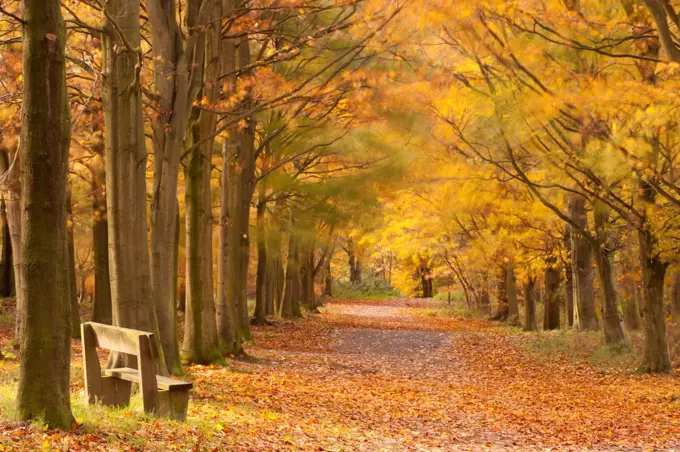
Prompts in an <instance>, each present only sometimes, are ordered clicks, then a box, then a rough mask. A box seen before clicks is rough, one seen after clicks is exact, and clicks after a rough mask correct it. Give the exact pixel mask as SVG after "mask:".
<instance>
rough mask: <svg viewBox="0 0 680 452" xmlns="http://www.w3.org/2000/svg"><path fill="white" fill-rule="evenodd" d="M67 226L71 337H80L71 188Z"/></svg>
mask: <svg viewBox="0 0 680 452" xmlns="http://www.w3.org/2000/svg"><path fill="white" fill-rule="evenodd" d="M66 228H67V237H68V282H69V287H70V288H71V290H70V291H69V294H70V297H71V338H73V339H78V338H79V337H80V306H79V305H78V284H77V282H76V250H75V243H74V240H73V208H72V206H71V190H70V189H68V190H67V191H66Z"/></svg>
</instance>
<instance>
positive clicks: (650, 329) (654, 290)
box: [638, 225, 671, 373]
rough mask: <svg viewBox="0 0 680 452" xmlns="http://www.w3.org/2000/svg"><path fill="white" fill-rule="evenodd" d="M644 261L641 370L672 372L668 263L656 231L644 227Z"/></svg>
mask: <svg viewBox="0 0 680 452" xmlns="http://www.w3.org/2000/svg"><path fill="white" fill-rule="evenodd" d="M638 239H639V241H640V264H641V269H642V288H643V294H644V316H643V320H644V326H645V346H644V354H643V358H642V365H641V366H640V371H642V372H661V373H668V372H670V371H671V360H670V355H669V352H668V343H667V342H666V316H665V312H664V306H663V289H664V287H663V286H664V277H665V276H666V268H667V266H666V264H665V263H664V262H662V261H661V259H660V257H659V255H658V251H657V250H656V247H657V244H656V241H655V239H654V237H653V236H652V234H651V233H650V232H649V231H648V229H646V228H645V227H644V225H643V227H640V228H639V229H638Z"/></svg>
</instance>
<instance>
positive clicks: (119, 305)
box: [102, 0, 167, 373]
mask: <svg viewBox="0 0 680 452" xmlns="http://www.w3.org/2000/svg"><path fill="white" fill-rule="evenodd" d="M105 7H106V9H107V10H108V14H107V15H108V16H110V17H115V18H116V22H117V27H116V26H114V24H113V23H112V22H110V21H108V20H107V21H105V23H104V31H105V33H104V34H103V35H102V36H103V56H102V60H103V63H102V67H103V76H104V85H103V102H102V103H103V107H104V121H105V124H106V127H105V130H106V134H105V144H106V150H105V158H106V210H107V219H108V226H109V228H108V233H109V272H110V276H111V301H112V318H113V324H114V325H116V326H121V327H125V328H133V329H137V330H142V331H150V332H154V333H156V334H155V338H156V341H157V346H158V351H159V358H158V362H157V367H158V371H159V372H162V373H167V367H166V365H165V356H164V349H163V348H162V347H161V344H160V341H159V334H158V322H157V320H156V313H155V310H154V299H153V292H152V288H151V275H150V270H149V268H150V266H149V252H148V250H149V246H148V240H147V213H146V158H147V157H146V147H145V136H144V119H143V111H142V92H141V87H140V85H139V73H138V70H141V66H138V65H141V53H140V52H141V50H140V49H139V46H140V41H141V36H140V17H139V11H140V4H139V0H108V2H107V3H106V6H105ZM118 27H120V30H123V31H124V33H125V40H123V39H121V36H120V34H119V31H118V29H117V28H118ZM127 45H130V46H132V48H128V47H127ZM124 361H125V363H124ZM109 365H110V366H116V367H120V366H122V365H127V366H128V367H134V366H136V360H135V359H134V357H131V356H129V355H127V356H126V355H122V354H113V355H112V357H111V359H110V360H109Z"/></svg>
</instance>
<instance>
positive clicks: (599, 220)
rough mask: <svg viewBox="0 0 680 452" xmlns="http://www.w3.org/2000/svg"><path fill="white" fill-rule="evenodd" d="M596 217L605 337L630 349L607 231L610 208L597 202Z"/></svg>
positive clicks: (596, 257) (596, 256)
mask: <svg viewBox="0 0 680 452" xmlns="http://www.w3.org/2000/svg"><path fill="white" fill-rule="evenodd" d="M593 210H594V217H595V232H596V234H597V238H598V240H597V242H598V243H594V244H593V245H596V246H593V248H595V249H593V252H594V253H595V261H596V263H597V270H598V272H599V274H600V284H601V286H602V291H603V292H604V300H603V302H602V321H603V323H604V337H605V340H606V342H607V343H608V344H616V343H619V342H621V343H623V344H624V345H625V346H626V347H628V348H629V347H630V341H629V339H628V335H627V334H626V330H625V328H624V327H623V319H622V318H621V315H620V314H619V306H618V296H617V292H616V277H615V270H614V253H613V251H611V250H612V248H613V246H611V245H610V243H609V242H610V238H609V233H608V231H607V227H608V221H609V210H608V207H607V206H606V205H605V204H604V203H602V202H600V201H596V202H595V203H594V205H593Z"/></svg>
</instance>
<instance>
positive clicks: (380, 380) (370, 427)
mask: <svg viewBox="0 0 680 452" xmlns="http://www.w3.org/2000/svg"><path fill="white" fill-rule="evenodd" d="M445 310H446V308H445V306H443V305H440V304H438V303H437V302H434V301H426V300H405V299H400V300H383V301H349V300H345V301H342V300H335V301H333V302H331V303H328V304H327V305H326V306H325V307H324V308H323V312H322V313H321V314H318V315H309V316H307V317H306V318H305V319H303V320H299V321H296V322H280V323H277V324H276V325H274V326H268V327H256V329H255V342H254V343H255V345H251V346H248V347H247V353H248V355H249V358H248V359H241V360H229V361H228V362H227V366H224V367H223V366H191V367H188V368H187V369H186V371H187V376H186V378H187V379H190V380H192V381H193V382H194V384H195V390H194V392H193V394H192V398H191V402H190V407H189V413H188V419H187V421H186V422H174V421H168V420H164V419H158V418H154V417H150V416H146V415H144V414H142V413H140V412H139V405H140V401H139V397H138V396H137V397H134V398H133V406H132V407H131V408H128V409H118V410H116V409H109V408H106V407H101V406H95V407H86V406H84V404H83V402H82V401H83V388H82V367H81V358H80V344H79V341H74V345H73V352H74V358H73V371H72V394H73V410H74V414H75V416H76V419H77V421H78V422H79V423H80V425H79V426H74V430H73V431H72V432H60V431H54V430H50V429H47V428H45V427H41V426H39V425H37V424H36V423H33V424H26V423H17V422H14V421H11V418H12V416H13V404H14V390H15V384H16V383H15V382H16V375H17V372H18V370H17V367H18V363H17V360H16V359H15V358H11V357H10V358H9V359H5V360H4V361H1V362H0V420H1V421H2V422H1V423H0V450H104V449H105V450H140V451H142V450H144V451H147V450H158V451H160V450H239V451H240V450H253V451H262V450H348V451H355V450H358V451H362V450H363V451H379V450H388V451H392V450H394V451H397V450H414V451H420V450H442V451H450V450H508V449H516V450H546V449H552V450H555V449H559V450H659V449H668V450H671V449H676V450H677V449H678V448H680V415H678V413H679V412H680V411H679V410H680V379H678V378H677V377H673V376H648V375H642V376H639V375H635V374H634V373H632V372H630V371H629V370H627V369H623V368H620V369H619V368H609V369H606V370H603V369H602V368H599V367H597V366H594V365H592V364H589V363H588V362H586V361H584V360H580V359H573V357H565V356H563V355H561V354H560V353H551V354H549V355H545V354H540V353H536V352H533V351H532V349H531V348H530V347H527V346H526V345H527V343H529V342H531V341H532V340H534V339H532V338H535V337H537V335H535V334H533V335H532V334H524V333H521V332H519V331H516V330H512V329H509V328H505V327H499V325H498V324H494V323H492V322H487V321H483V320H470V319H461V318H455V317H449V316H447V315H443V312H444V311H445ZM440 314H441V315H440ZM7 340H8V335H7V334H5V335H4V336H3V337H1V338H0V346H1V347H2V348H3V350H7Z"/></svg>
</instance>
